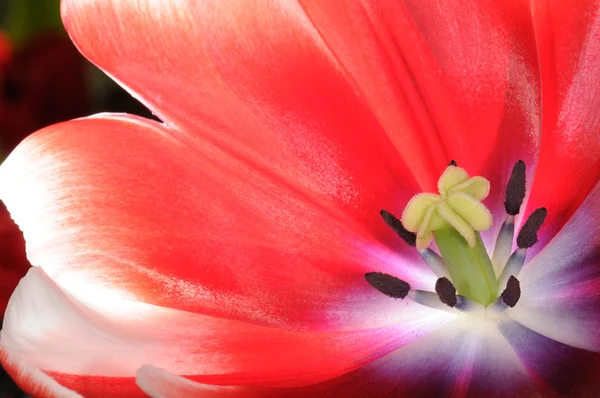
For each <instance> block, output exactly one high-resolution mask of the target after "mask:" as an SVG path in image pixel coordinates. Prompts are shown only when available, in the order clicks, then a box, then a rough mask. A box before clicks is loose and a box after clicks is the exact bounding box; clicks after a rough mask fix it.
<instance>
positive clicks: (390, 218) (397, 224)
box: [379, 210, 417, 247]
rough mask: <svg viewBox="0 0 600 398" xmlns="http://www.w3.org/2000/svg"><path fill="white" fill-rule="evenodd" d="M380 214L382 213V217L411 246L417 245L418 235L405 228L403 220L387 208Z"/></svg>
mask: <svg viewBox="0 0 600 398" xmlns="http://www.w3.org/2000/svg"><path fill="white" fill-rule="evenodd" d="M379 214H380V215H381V218H383V221H385V223H386V224H387V225H389V226H390V227H391V228H392V229H393V230H394V232H396V234H397V235H398V236H399V237H400V238H402V240H403V241H405V242H406V243H407V244H408V245H409V246H413V247H414V246H415V245H416V242H417V235H416V234H414V233H412V232H410V231H408V230H407V229H406V228H404V225H402V222H401V221H400V220H399V219H397V218H396V217H395V216H394V215H393V214H392V213H390V212H389V211H387V210H381V211H380V212H379Z"/></svg>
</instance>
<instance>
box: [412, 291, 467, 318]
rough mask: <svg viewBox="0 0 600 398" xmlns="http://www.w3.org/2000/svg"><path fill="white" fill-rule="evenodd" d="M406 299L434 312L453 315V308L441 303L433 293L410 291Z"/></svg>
mask: <svg viewBox="0 0 600 398" xmlns="http://www.w3.org/2000/svg"><path fill="white" fill-rule="evenodd" d="M408 298H409V299H411V300H412V301H414V302H415V303H417V304H421V305H424V306H426V307H429V308H433V309H434V310H441V311H446V312H451V313H455V311H454V308H452V307H449V306H447V305H446V304H444V303H442V302H441V301H440V297H439V296H438V295H437V294H436V293H433V292H427V291H424V290H411V291H410V292H408Z"/></svg>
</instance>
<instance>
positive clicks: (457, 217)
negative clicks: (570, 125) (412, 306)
mask: <svg viewBox="0 0 600 398" xmlns="http://www.w3.org/2000/svg"><path fill="white" fill-rule="evenodd" d="M525 183H526V181H525V163H524V162H523V161H518V162H517V163H516V164H515V166H514V167H513V170H512V175H511V178H510V181H509V183H508V187H507V190H506V201H505V203H504V207H505V210H506V213H507V216H506V218H505V220H504V223H503V224H502V227H501V229H500V233H499V235H498V239H497V241H496V245H495V247H494V255H493V257H492V259H490V257H489V256H488V253H487V251H486V248H485V246H484V244H483V241H482V239H481V235H480V231H485V230H487V229H489V228H490V227H491V226H492V216H491V213H490V212H489V210H487V208H486V207H485V206H484V205H483V204H482V203H481V201H482V200H483V199H485V198H486V197H487V195H488V193H489V190H490V187H489V182H488V181H487V180H486V179H485V178H483V177H479V176H475V177H469V175H468V174H467V172H466V171H465V170H464V169H462V168H460V167H458V165H457V163H456V162H455V161H451V162H450V164H449V165H448V167H447V168H446V170H445V171H444V173H443V174H442V176H441V177H440V179H439V181H438V191H439V194H434V193H421V194H418V195H416V196H414V197H413V198H412V199H411V200H410V201H409V203H408V204H407V206H406V209H405V210H404V212H403V214H402V218H401V219H398V218H397V217H395V216H394V215H393V214H391V213H390V212H388V211H386V210H381V212H380V214H381V217H382V218H383V220H384V221H385V223H386V224H387V225H389V226H390V227H391V228H392V229H393V230H394V232H396V234H397V235H398V236H399V237H400V238H402V240H404V242H406V243H407V244H408V245H409V246H412V247H416V249H417V250H418V252H419V254H420V255H421V258H422V259H423V260H424V261H425V263H426V264H427V265H429V267H430V268H431V270H432V271H433V273H434V274H435V275H436V276H438V280H437V282H436V284H435V293H434V292H432V291H424V290H414V289H411V286H410V284H409V283H407V282H406V281H403V280H401V279H399V278H396V277H394V276H392V275H388V274H384V273H381V272H369V273H366V274H365V279H366V280H367V282H368V283H369V284H370V285H371V286H372V287H374V288H375V289H377V290H378V291H380V292H381V293H383V294H385V295H387V296H389V297H392V298H395V299H398V298H400V299H405V298H409V299H411V300H413V301H415V302H416V303H419V304H421V305H424V306H427V307H431V308H435V309H438V310H443V311H451V312H452V311H455V310H458V311H462V312H469V313H476V312H480V313H484V314H485V313H487V314H493V313H501V312H503V311H505V310H506V309H508V308H511V307H514V306H515V305H516V304H517V302H518V301H519V298H520V295H521V290H520V284H519V281H518V279H517V278H516V277H517V276H518V275H519V273H520V271H521V269H522V267H523V264H524V263H525V258H526V255H527V249H528V248H530V247H531V246H533V245H534V244H535V243H536V242H537V233H538V231H539V229H540V227H541V225H542V224H543V222H544V220H545V218H546V214H547V212H546V209H545V208H539V209H536V210H535V211H534V212H532V213H531V215H530V216H529V217H528V219H527V221H526V222H525V224H524V225H523V227H522V228H521V230H520V232H519V235H518V236H517V239H516V241H517V246H518V248H517V249H516V250H515V251H514V252H512V254H511V251H512V244H513V239H514V234H515V216H516V215H517V214H519V212H520V209H521V206H522V204H523V201H524V198H525V187H526V184H525ZM433 239H435V242H436V244H437V247H438V249H439V252H440V254H438V253H436V252H435V251H433V250H432V249H431V248H430V247H429V244H430V243H431V242H432V241H433ZM499 291H502V293H501V294H500V295H499V294H498V292H499Z"/></svg>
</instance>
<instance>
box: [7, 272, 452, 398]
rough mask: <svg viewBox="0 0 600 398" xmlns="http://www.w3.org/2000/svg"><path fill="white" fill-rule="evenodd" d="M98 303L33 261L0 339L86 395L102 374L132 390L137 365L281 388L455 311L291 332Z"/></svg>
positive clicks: (341, 367)
mask: <svg viewBox="0 0 600 398" xmlns="http://www.w3.org/2000/svg"><path fill="white" fill-rule="evenodd" d="M102 300H103V302H102V303H96V305H95V307H96V308H91V307H89V306H86V305H85V304H84V303H82V302H81V301H79V300H76V299H75V298H74V297H72V296H69V295H66V294H65V293H64V292H63V291H61V289H60V288H59V287H58V286H57V285H56V284H54V283H53V282H52V281H51V280H50V278H49V277H48V276H47V275H46V274H45V273H44V272H43V271H42V270H41V269H40V268H38V267H34V268H32V269H31V270H30V271H29V273H28V274H27V276H26V277H25V278H24V279H23V281H22V282H21V283H20V284H19V287H18V288H17V290H16V291H15V294H14V295H13V297H12V298H11V302H10V304H9V307H8V310H7V315H6V319H5V323H4V329H3V330H2V337H1V342H0V343H1V344H2V345H5V346H9V347H11V348H13V349H14V350H16V351H17V352H18V354H19V355H20V356H21V357H22V359H23V361H26V362H27V363H28V364H29V365H30V366H34V367H36V368H40V369H42V370H43V371H44V372H46V373H49V374H51V375H52V376H53V377H57V379H58V380H59V381H60V382H63V383H65V385H66V386H67V387H69V388H73V389H75V390H77V391H78V392H79V393H82V394H84V395H85V396H88V395H91V394H95V395H100V393H101V392H102V391H105V390H103V389H106V387H103V386H102V384H103V383H102V382H101V380H103V379H110V378H114V379H116V380H117V381H118V382H119V383H118V386H119V387H120V388H123V389H125V391H129V392H130V393H131V389H130V387H131V383H128V380H127V378H132V377H133V376H135V373H136V371H137V369H139V368H140V367H141V366H142V365H144V364H155V365H156V366H160V367H162V368H165V369H167V370H169V371H171V372H174V373H176V374H199V375H202V376H201V378H202V379H203V380H205V381H207V382H210V383H218V384H247V385H262V386H277V387H288V386H298V385H307V384H313V383H317V382H320V381H323V380H327V379H329V378H331V377H336V376H339V375H341V374H343V373H345V372H348V371H350V370H353V369H355V368H357V367H359V366H361V365H363V364H365V363H368V362H370V361H372V360H374V359H376V358H378V357H380V356H382V355H385V354H387V353H388V352H390V351H393V350H394V349H396V348H397V347H399V346H401V345H403V344H407V343H409V342H411V341H413V340H415V339H417V338H419V337H420V336H422V335H423V334H427V333H429V332H431V331H432V330H435V329H437V328H438V327H439V326H441V325H443V324H444V323H445V322H447V321H448V320H450V319H452V318H453V316H452V315H449V314H445V313H440V312H436V311H433V310H431V311H428V310H427V309H424V308H419V309H418V310H413V311H412V316H411V317H406V318H405V319H404V322H402V323H401V324H400V325H399V326H390V327H387V328H382V329H370V330H367V331H356V332H354V331H350V332H296V331H286V330H279V329H273V328H268V327H263V326H256V325H251V324H247V323H244V322H240V321H232V320H225V319H218V318H212V317H208V316H204V315H197V314H192V313H189V312H184V311H177V310H170V309H165V308H160V307H156V306H152V305H148V304H142V303H136V302H132V301H130V300H122V299H111V298H110V297H103V298H102ZM98 308H101V309H102V310H103V312H98V311H97V309H98ZM404 310H405V311H404V312H407V311H410V309H406V308H405V309H404ZM116 358H118V361H116V360H115V359H116ZM94 379H95V380H94ZM99 380H100V381H99ZM19 383H21V381H19ZM113 388H117V385H115V386H113ZM115 393H116V392H115Z"/></svg>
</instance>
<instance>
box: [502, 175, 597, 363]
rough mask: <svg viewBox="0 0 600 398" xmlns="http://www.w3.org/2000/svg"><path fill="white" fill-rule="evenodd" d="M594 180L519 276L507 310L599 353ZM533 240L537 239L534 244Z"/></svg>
mask: <svg viewBox="0 0 600 398" xmlns="http://www.w3.org/2000/svg"><path fill="white" fill-rule="evenodd" d="M598 236H600V184H598V185H597V186H596V188H594V190H593V191H592V192H591V194H590V196H589V197H588V198H587V199H586V200H585V202H583V204H582V205H581V206H580V208H579V210H577V212H576V213H575V214H574V215H573V217H572V218H571V219H570V220H569V222H568V223H567V224H566V225H565V226H564V227H563V229H562V230H561V231H560V232H559V233H558V234H557V235H556V236H555V237H554V239H552V240H551V241H550V243H549V244H548V245H546V247H544V248H543V249H542V251H541V252H540V253H539V254H538V255H537V256H536V257H535V258H533V260H531V261H530V262H529V263H528V264H527V265H526V266H525V267H524V268H523V271H522V272H521V274H520V275H519V280H520V281H521V292H522V294H521V299H520V300H519V302H518V303H517V305H516V306H515V308H513V309H511V310H510V311H509V312H508V313H509V315H510V316H511V317H512V318H513V319H516V320H517V321H519V322H520V323H521V324H523V325H525V326H526V327H528V328H530V329H532V330H534V331H536V332H537V333H540V334H542V335H544V336H546V337H549V338H551V339H553V340H556V341H560V342H561V343H564V344H568V345H571V346H574V347H579V348H584V349H587V350H593V351H600V334H599V333H598V330H600V239H598ZM538 244H539V243H538Z"/></svg>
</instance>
